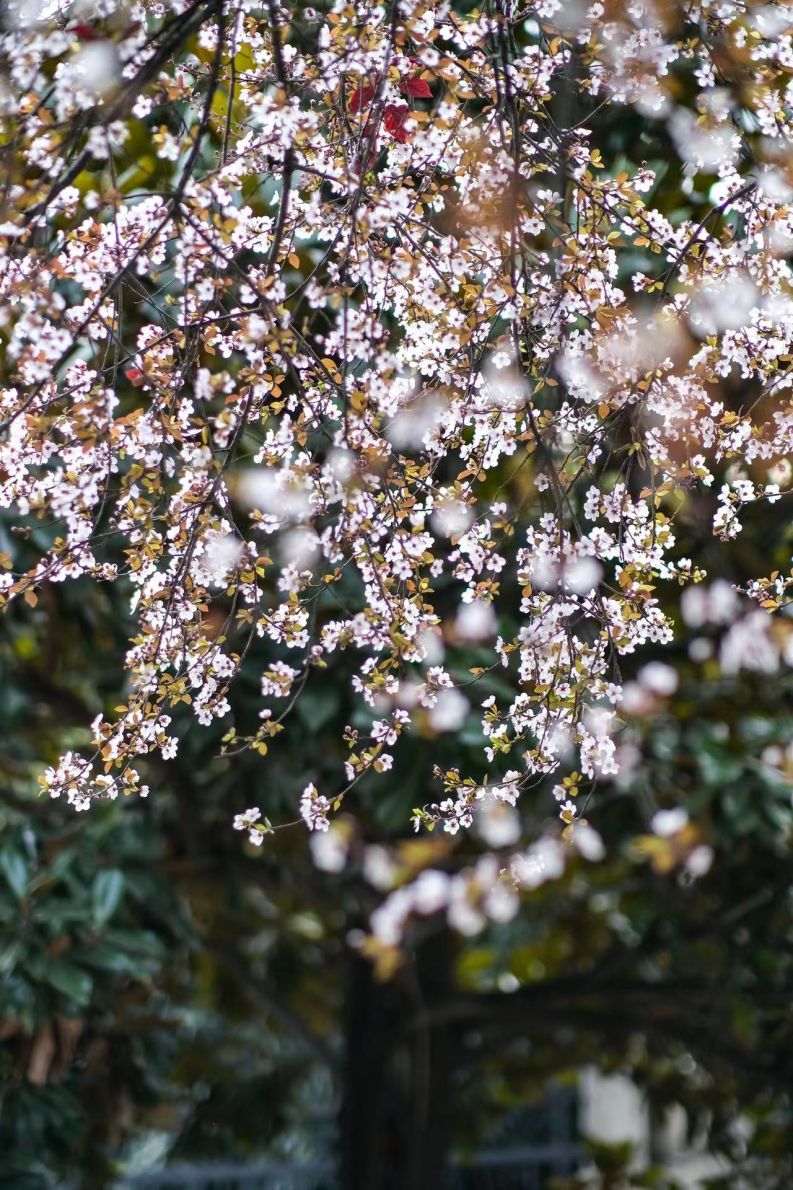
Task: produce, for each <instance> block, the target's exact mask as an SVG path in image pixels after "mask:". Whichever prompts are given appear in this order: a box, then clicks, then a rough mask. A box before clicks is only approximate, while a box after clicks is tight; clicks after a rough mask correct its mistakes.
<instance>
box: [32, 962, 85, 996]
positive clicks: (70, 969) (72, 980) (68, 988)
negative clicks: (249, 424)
mask: <svg viewBox="0 0 793 1190" xmlns="http://www.w3.org/2000/svg"><path fill="white" fill-rule="evenodd" d="M44 978H45V979H46V980H47V983H49V984H51V986H52V987H54V988H55V989H56V990H57V991H59V992H62V993H63V995H64V996H68V997H69V999H70V1000H75V1001H76V1002H77V1003H78V1004H87V1003H88V1001H89V1000H90V999H91V992H92V991H93V986H94V981H93V980H92V979H91V976H90V975H89V974H88V972H87V971H81V970H80V968H79V967H75V966H74V964H73V963H67V962H65V961H64V960H63V959H55V960H53V961H52V962H48V963H47V964H46V965H45V968H44Z"/></svg>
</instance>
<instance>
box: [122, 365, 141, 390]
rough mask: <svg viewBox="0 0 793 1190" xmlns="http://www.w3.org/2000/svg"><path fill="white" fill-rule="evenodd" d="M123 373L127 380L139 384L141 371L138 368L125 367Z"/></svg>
mask: <svg viewBox="0 0 793 1190" xmlns="http://www.w3.org/2000/svg"><path fill="white" fill-rule="evenodd" d="M124 375H125V376H126V378H127V380H131V381H132V383H133V384H134V385H136V386H137V385H138V384H140V382H141V380H142V379H143V373H142V372H141V370H140V368H127V370H126V372H125V373H124Z"/></svg>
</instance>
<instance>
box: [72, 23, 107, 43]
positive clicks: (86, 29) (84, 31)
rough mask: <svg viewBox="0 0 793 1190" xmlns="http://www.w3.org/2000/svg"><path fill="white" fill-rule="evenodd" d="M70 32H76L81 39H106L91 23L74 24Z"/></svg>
mask: <svg viewBox="0 0 793 1190" xmlns="http://www.w3.org/2000/svg"><path fill="white" fill-rule="evenodd" d="M69 32H70V33H76V34H77V36H78V37H79V38H80V40H81V41H104V38H103V37H102V34H101V33H97V31H96V29H93V28H92V27H91V26H90V25H72V27H71V28H70V29H69Z"/></svg>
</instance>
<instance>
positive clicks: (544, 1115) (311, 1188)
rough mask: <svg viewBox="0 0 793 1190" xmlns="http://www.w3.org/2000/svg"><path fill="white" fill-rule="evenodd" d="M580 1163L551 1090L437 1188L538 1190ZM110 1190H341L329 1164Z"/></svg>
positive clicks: (562, 1101) (572, 1098) (561, 1095)
mask: <svg viewBox="0 0 793 1190" xmlns="http://www.w3.org/2000/svg"><path fill="white" fill-rule="evenodd" d="M580 1164H581V1149H580V1145H579V1142H578V1097H577V1094H576V1092H575V1089H574V1088H566V1087H555V1088H553V1089H551V1090H550V1091H549V1092H548V1094H547V1095H546V1096H545V1098H544V1100H543V1102H542V1104H539V1105H534V1106H531V1107H528V1108H525V1109H523V1110H520V1111H514V1112H511V1113H510V1114H509V1115H508V1116H507V1118H506V1119H505V1120H504V1121H503V1122H502V1124H501V1125H500V1127H499V1128H498V1129H497V1130H495V1131H494V1132H493V1133H492V1134H491V1136H490V1137H488V1138H487V1145H486V1147H484V1148H480V1149H479V1150H477V1151H476V1152H474V1153H471V1154H469V1155H462V1154H461V1155H459V1156H458V1158H457V1159H456V1160H455V1161H453V1162H452V1164H451V1165H450V1166H449V1169H448V1172H447V1176H446V1178H445V1180H444V1185H443V1187H442V1188H439V1190H546V1187H547V1186H548V1184H549V1181H550V1179H551V1178H552V1177H560V1176H565V1175H567V1176H569V1175H570V1174H572V1173H574V1172H575V1170H576V1169H578V1168H579V1167H580ZM117 1190H341V1188H340V1187H339V1183H338V1179H337V1176H336V1171H335V1169H334V1167H333V1165H332V1163H330V1162H316V1163H314V1164H308V1165H278V1164H268V1165H256V1166H250V1165H245V1166H243V1165H236V1164H231V1163H229V1164H212V1165H201V1166H186V1165H185V1166H174V1167H172V1168H170V1169H164V1170H160V1171H156V1172H148V1173H142V1174H137V1175H135V1176H134V1177H128V1178H126V1179H125V1180H124V1181H123V1182H121V1183H119V1185H118V1187H117Z"/></svg>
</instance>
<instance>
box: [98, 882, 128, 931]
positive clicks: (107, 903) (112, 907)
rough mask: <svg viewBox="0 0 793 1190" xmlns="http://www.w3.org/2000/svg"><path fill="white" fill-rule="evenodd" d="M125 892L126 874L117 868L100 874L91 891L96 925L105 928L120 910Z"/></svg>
mask: <svg viewBox="0 0 793 1190" xmlns="http://www.w3.org/2000/svg"><path fill="white" fill-rule="evenodd" d="M123 892H124V874H123V873H122V872H119V870H118V869H117V868H110V869H108V870H107V871H104V872H98V873H97V875H96V878H95V879H94V883H93V887H92V889H91V901H92V904H93V919H94V925H96V926H103V925H104V924H105V922H108V921H110V918H111V917H112V916H113V914H114V913H115V911H116V909H118V906H119V902H120V901H121V897H122V895H123Z"/></svg>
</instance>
